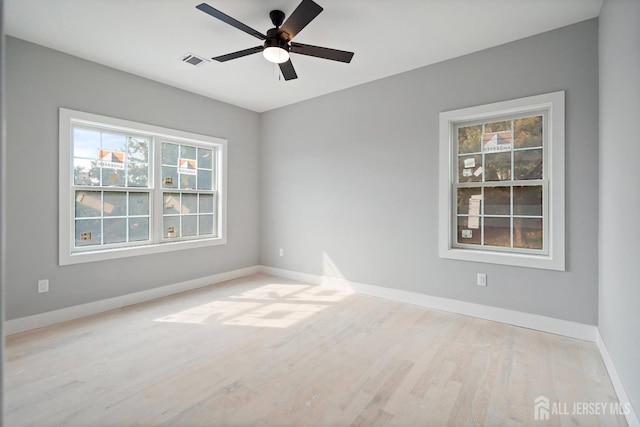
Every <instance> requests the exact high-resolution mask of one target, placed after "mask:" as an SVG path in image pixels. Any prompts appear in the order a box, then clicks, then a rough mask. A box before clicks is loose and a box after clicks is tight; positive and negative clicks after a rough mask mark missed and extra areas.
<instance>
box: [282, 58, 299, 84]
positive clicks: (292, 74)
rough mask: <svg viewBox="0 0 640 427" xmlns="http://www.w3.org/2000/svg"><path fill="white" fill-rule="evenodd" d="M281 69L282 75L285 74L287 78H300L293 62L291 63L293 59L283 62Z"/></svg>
mask: <svg viewBox="0 0 640 427" xmlns="http://www.w3.org/2000/svg"><path fill="white" fill-rule="evenodd" d="M280 71H282V75H283V76H284V79H285V80H293V79H297V78H298V75H297V74H296V70H295V68H293V64H292V63H291V60H288V61H287V62H283V63H282V64H280Z"/></svg>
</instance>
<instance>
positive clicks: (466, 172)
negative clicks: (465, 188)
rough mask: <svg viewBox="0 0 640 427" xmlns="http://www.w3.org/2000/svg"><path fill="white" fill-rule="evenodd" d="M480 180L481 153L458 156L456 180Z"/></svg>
mask: <svg viewBox="0 0 640 427" xmlns="http://www.w3.org/2000/svg"><path fill="white" fill-rule="evenodd" d="M480 181H482V155H481V154H477V155H474V156H460V157H459V158H458V182H480Z"/></svg>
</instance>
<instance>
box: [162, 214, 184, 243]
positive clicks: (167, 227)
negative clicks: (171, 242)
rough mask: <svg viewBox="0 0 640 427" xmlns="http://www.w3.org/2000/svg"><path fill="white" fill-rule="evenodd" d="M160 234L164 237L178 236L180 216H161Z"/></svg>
mask: <svg viewBox="0 0 640 427" xmlns="http://www.w3.org/2000/svg"><path fill="white" fill-rule="evenodd" d="M162 220H163V224H162V226H163V227H162V229H163V231H162V234H163V236H164V237H168V238H173V237H180V217H179V216H165V217H163V218H162Z"/></svg>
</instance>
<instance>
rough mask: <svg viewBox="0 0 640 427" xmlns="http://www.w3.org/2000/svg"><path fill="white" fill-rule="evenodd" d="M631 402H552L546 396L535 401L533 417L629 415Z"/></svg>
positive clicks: (542, 419) (538, 418) (542, 418)
mask: <svg viewBox="0 0 640 427" xmlns="http://www.w3.org/2000/svg"><path fill="white" fill-rule="evenodd" d="M630 413H631V404H630V403H629V402H625V403H620V402H562V401H554V402H551V401H550V400H549V398H548V397H546V396H538V397H536V398H535V400H534V401H533V418H534V419H535V420H538V421H544V420H548V419H549V417H550V416H551V415H629V414H630Z"/></svg>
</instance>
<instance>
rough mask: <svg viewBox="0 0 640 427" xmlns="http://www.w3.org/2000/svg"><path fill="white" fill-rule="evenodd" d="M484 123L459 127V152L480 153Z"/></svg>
mask: <svg viewBox="0 0 640 427" xmlns="http://www.w3.org/2000/svg"><path fill="white" fill-rule="evenodd" d="M481 137H482V125H477V126H465V127H462V128H459V129H458V154H462V153H479V152H480V139H481Z"/></svg>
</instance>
